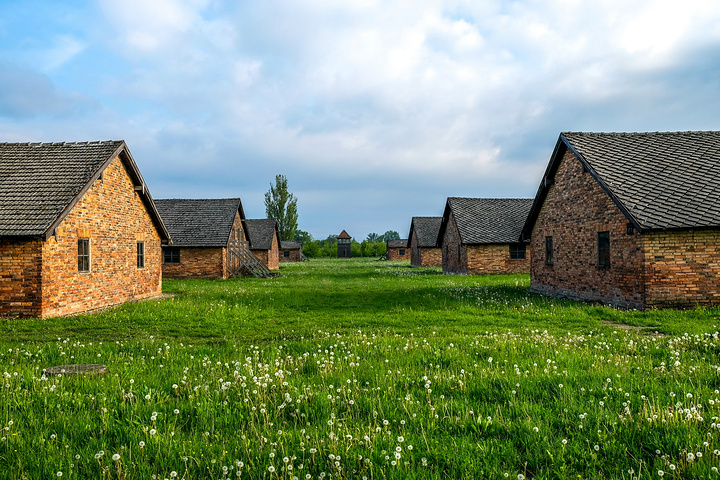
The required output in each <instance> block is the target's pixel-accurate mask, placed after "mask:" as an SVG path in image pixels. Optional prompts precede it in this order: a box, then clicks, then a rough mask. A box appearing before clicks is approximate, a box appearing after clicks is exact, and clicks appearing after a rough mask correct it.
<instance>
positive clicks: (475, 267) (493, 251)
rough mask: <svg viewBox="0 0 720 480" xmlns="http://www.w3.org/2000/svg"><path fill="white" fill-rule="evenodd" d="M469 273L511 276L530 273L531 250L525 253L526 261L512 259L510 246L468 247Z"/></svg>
mask: <svg viewBox="0 0 720 480" xmlns="http://www.w3.org/2000/svg"><path fill="white" fill-rule="evenodd" d="M467 259H468V260H467V261H468V267H467V272H468V273H470V274H473V275H484V274H488V273H495V274H503V273H506V274H511V273H529V272H530V249H529V248H527V249H526V251H525V259H524V260H522V259H511V258H510V245H508V244H498V245H469V246H468V247H467Z"/></svg>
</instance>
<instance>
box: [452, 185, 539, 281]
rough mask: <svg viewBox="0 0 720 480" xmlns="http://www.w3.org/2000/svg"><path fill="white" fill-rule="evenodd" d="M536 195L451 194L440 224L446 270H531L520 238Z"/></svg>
mask: <svg viewBox="0 0 720 480" xmlns="http://www.w3.org/2000/svg"><path fill="white" fill-rule="evenodd" d="M532 202H533V200H532V198H458V197H450V198H448V199H447V202H446V204H445V212H444V213H443V217H442V224H441V225H440V232H439V234H438V238H440V246H441V248H442V267H443V273H446V274H447V273H450V274H474V275H480V274H486V273H528V272H529V271H530V250H529V249H527V248H526V243H525V242H521V241H520V233H521V231H522V228H523V225H524V223H525V220H526V219H527V216H528V212H529V211H530V206H531V205H532Z"/></svg>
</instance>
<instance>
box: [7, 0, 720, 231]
mask: <svg viewBox="0 0 720 480" xmlns="http://www.w3.org/2000/svg"><path fill="white" fill-rule="evenodd" d="M719 112H720V4H718V3H717V2H716V1H714V0H684V1H682V2H678V1H677V0H672V1H668V0H648V1H633V0H595V1H581V0H518V1H514V2H506V1H499V0H467V1H464V0H454V1H451V0H447V1H440V0H437V1H425V0H407V1H404V0H397V1H396V0H383V1H380V0H344V1H337V0H332V1H331V0H292V1H274V0H262V1H240V2H238V1H219V0H218V1H215V0H123V1H122V2H119V1H117V0H98V1H65V2H63V1H57V0H54V1H53V0H42V1H41V0H21V1H8V0H5V1H3V2H0V141H7V142H25V141H43V142H51V141H87V140H118V139H122V140H125V141H126V142H127V144H128V146H129V148H130V151H131V152H132V154H133V157H134V158H135V160H136V162H137V163H138V165H139V167H140V170H141V172H142V174H143V176H144V177H145V180H146V181H147V183H148V186H149V187H150V191H151V193H152V195H153V196H154V197H155V198H213V197H215V198H216V197H236V196H239V197H241V198H242V200H243V205H244V207H245V212H246V214H247V216H248V217H250V218H262V217H264V214H265V210H264V205H263V194H264V193H265V192H266V191H267V190H268V188H269V186H270V182H272V181H273V180H274V177H275V175H276V174H283V175H285V176H286V177H287V178H288V181H289V186H290V189H291V191H292V192H293V193H294V194H295V196H296V197H297V198H298V208H299V216H300V218H299V223H300V228H301V229H303V230H306V231H309V232H310V233H311V234H312V235H313V236H314V237H315V238H325V237H327V236H328V235H330V234H337V233H339V232H340V231H341V230H343V229H345V230H347V231H348V233H350V235H352V236H353V237H355V238H356V239H357V240H362V239H364V238H365V237H366V236H367V234H368V233H370V232H376V233H383V232H385V231H386V230H397V231H398V232H400V234H401V235H402V236H403V237H405V236H406V235H407V233H408V230H409V227H410V220H411V218H412V217H413V216H431V215H441V214H442V210H443V207H444V204H445V199H446V198H447V197H448V196H468V197H532V196H533V195H534V194H535V191H536V190H537V186H538V184H539V181H540V176H541V174H542V172H543V170H544V169H545V166H546V164H547V161H548V160H549V158H550V155H551V153H552V149H553V147H554V145H555V142H556V141H557V138H558V135H559V133H560V132H562V131H598V132H612V131H625V132H640V131H680V130H720V114H719Z"/></svg>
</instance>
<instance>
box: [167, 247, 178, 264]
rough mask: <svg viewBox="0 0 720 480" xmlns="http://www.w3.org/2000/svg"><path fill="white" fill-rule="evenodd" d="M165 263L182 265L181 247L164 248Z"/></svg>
mask: <svg viewBox="0 0 720 480" xmlns="http://www.w3.org/2000/svg"><path fill="white" fill-rule="evenodd" d="M163 263H180V247H165V248H163Z"/></svg>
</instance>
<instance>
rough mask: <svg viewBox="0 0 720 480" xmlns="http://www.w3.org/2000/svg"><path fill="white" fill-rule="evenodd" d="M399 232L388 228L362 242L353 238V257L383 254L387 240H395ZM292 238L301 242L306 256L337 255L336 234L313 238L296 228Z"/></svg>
mask: <svg viewBox="0 0 720 480" xmlns="http://www.w3.org/2000/svg"><path fill="white" fill-rule="evenodd" d="M399 238H400V234H399V233H398V232H396V231H393V230H388V231H387V232H385V233H384V234H382V235H378V234H377V233H371V234H369V235H368V236H367V238H366V239H365V240H363V241H362V242H357V241H356V240H355V239H353V240H352V242H351V244H350V252H351V255H352V256H353V257H380V256H382V255H384V254H385V250H386V249H387V245H386V242H387V241H388V240H397V239H399ZM294 240H295V241H296V242H300V243H302V246H303V247H302V251H303V253H304V254H305V256H306V257H308V258H321V257H337V235H330V236H328V237H327V238H326V239H325V240H315V239H314V238H313V237H312V235H310V234H309V233H308V232H304V231H302V230H298V231H297V232H296V233H295V238H294Z"/></svg>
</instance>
